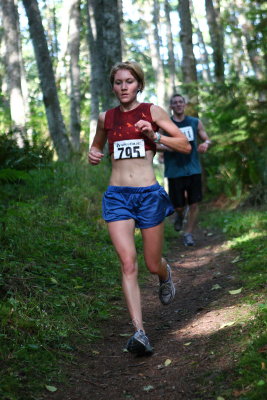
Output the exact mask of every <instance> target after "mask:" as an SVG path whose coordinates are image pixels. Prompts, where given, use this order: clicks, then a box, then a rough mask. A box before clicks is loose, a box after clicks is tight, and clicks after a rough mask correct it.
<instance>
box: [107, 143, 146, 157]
mask: <svg viewBox="0 0 267 400" xmlns="http://www.w3.org/2000/svg"><path fill="white" fill-rule="evenodd" d="M145 155H146V152H145V142H144V140H143V139H132V140H120V141H118V142H115V143H114V159H115V160H121V159H124V158H140V157H145Z"/></svg>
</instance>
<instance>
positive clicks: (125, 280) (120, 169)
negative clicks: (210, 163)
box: [88, 61, 191, 355]
mask: <svg viewBox="0 0 267 400" xmlns="http://www.w3.org/2000/svg"><path fill="white" fill-rule="evenodd" d="M110 83H111V85H112V89H113V92H114V94H115V96H116V97H117V99H118V101H119V106H118V107H116V108H113V109H110V110H108V111H106V112H103V113H101V114H100V115H99V118H98V124H97V129H96V135H95V137H94V140H93V143H92V146H91V148H90V150H89V154H88V160H89V163H90V164H92V165H97V164H99V163H100V161H101V160H102V158H103V157H104V154H103V149H104V146H105V143H106V141H108V146H109V154H110V156H111V162H112V173H111V177H110V182H109V186H108V188H107V190H106V192H105V193H104V196H103V218H104V219H105V221H106V222H107V225H108V230H109V234H110V237H111V241H112V243H113V245H114V247H115V250H116V252H117V254H118V257H119V260H120V264H121V271H122V288H123V292H124V295H125V299H126V303H127V307H128V310H129V314H130V317H131V320H132V324H133V326H134V329H135V333H134V335H133V336H132V337H131V338H130V339H129V340H128V343H127V346H126V348H127V350H128V351H129V352H131V353H134V354H137V355H144V354H151V353H152V352H153V348H152V346H151V344H150V342H149V339H148V337H147V335H146V333H145V329H144V326H143V319H142V308H141V296H140V288H139V284H138V265H137V254H136V248H135V241H134V231H135V228H136V227H137V228H140V230H141V233H142V239H143V248H144V259H145V263H146V266H147V268H148V270H149V271H150V273H152V274H155V275H157V276H158V277H159V299H160V301H161V303H162V304H163V305H167V304H169V303H170V302H171V301H172V300H173V298H174V296H175V287H174V284H173V281H172V275H171V268H170V266H169V265H168V264H167V261H166V260H165V259H164V258H162V246H163V232H164V218H165V217H166V216H168V215H170V214H172V213H173V212H174V210H173V207H172V205H171V203H170V200H169V197H168V195H167V193H166V192H165V190H164V189H163V188H162V187H161V186H160V185H159V184H158V183H157V181H156V177H155V174H154V170H153V157H154V155H155V153H156V144H157V143H160V144H164V145H165V146H168V147H170V148H172V149H173V150H175V151H179V152H182V153H190V151H191V146H190V144H189V142H188V140H187V138H186V137H185V135H184V134H183V133H182V132H181V131H180V130H179V128H178V127H177V126H176V125H175V124H174V123H173V122H172V121H171V119H170V117H169V116H168V114H167V112H165V111H164V110H163V109H162V108H161V107H159V106H156V105H153V104H150V103H139V101H138V100H137V95H138V93H139V92H142V90H143V89H144V85H145V81H144V73H143V70H142V68H141V67H140V66H139V64H137V63H136V62H130V61H126V62H121V63H118V64H116V65H115V66H114V67H113V68H112V69H111V72H110ZM159 128H161V129H162V130H163V131H165V132H167V134H168V135H169V136H163V135H162V136H161V135H160V133H159V132H158V130H159Z"/></svg>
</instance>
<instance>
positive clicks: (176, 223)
mask: <svg viewBox="0 0 267 400" xmlns="http://www.w3.org/2000/svg"><path fill="white" fill-rule="evenodd" d="M182 227H183V217H182V216H181V215H179V214H178V213H176V217H175V220H174V229H175V230H176V231H177V232H179V231H180V230H181V229H182Z"/></svg>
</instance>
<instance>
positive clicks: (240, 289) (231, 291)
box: [229, 287, 243, 294]
mask: <svg viewBox="0 0 267 400" xmlns="http://www.w3.org/2000/svg"><path fill="white" fill-rule="evenodd" d="M242 290H243V288H242V287H241V288H239V289H236V290H229V293H230V294H239V293H241V292H242Z"/></svg>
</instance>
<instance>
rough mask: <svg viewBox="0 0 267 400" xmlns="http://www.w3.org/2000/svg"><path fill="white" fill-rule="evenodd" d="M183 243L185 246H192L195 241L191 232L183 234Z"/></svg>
mask: <svg viewBox="0 0 267 400" xmlns="http://www.w3.org/2000/svg"><path fill="white" fill-rule="evenodd" d="M184 245H185V246H194V245H195V242H194V240H193V236H192V234H191V233H185V234H184Z"/></svg>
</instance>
